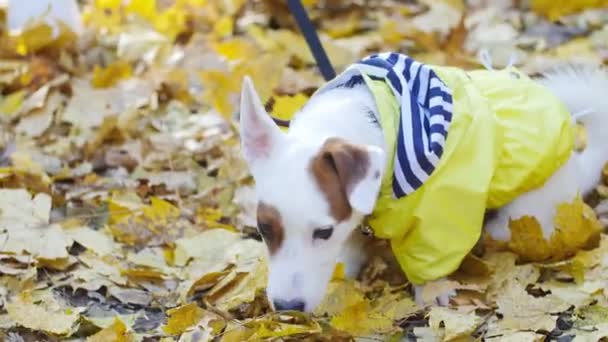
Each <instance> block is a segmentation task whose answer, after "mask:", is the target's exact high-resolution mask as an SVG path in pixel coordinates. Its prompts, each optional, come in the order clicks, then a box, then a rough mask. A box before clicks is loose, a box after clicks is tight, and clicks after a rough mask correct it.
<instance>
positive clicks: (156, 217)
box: [142, 197, 180, 224]
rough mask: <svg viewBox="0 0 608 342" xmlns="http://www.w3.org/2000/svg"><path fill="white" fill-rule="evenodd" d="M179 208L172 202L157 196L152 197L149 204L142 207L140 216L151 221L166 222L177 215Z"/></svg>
mask: <svg viewBox="0 0 608 342" xmlns="http://www.w3.org/2000/svg"><path fill="white" fill-rule="evenodd" d="M179 215H180V210H179V208H177V207H176V206H174V205H173V204H171V203H169V202H167V201H165V200H163V199H161V198H158V197H152V198H151V199H150V205H149V206H146V207H144V208H142V216H143V217H144V218H147V219H149V220H150V221H153V222H160V223H161V224H163V223H168V222H169V221H171V220H175V219H177V218H178V217H179Z"/></svg>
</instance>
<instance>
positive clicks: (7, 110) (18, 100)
mask: <svg viewBox="0 0 608 342" xmlns="http://www.w3.org/2000/svg"><path fill="white" fill-rule="evenodd" d="M24 99H25V90H17V91H15V92H13V93H10V94H8V95H7V96H4V97H3V98H2V99H0V114H4V115H9V116H10V115H12V114H13V113H16V112H17V111H18V110H19V109H20V108H21V105H22V104H23V100H24Z"/></svg>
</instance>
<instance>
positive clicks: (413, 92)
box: [326, 53, 452, 198]
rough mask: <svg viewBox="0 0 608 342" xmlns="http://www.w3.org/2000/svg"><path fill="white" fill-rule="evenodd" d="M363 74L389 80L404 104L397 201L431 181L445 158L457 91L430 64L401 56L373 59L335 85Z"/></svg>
mask: <svg viewBox="0 0 608 342" xmlns="http://www.w3.org/2000/svg"><path fill="white" fill-rule="evenodd" d="M360 73H364V74H366V75H367V76H369V77H370V78H372V79H383V80H385V82H386V83H387V84H388V85H389V86H390V88H391V89H392V91H393V94H394V96H395V98H396V100H397V101H398V103H399V104H400V108H401V113H400V120H399V121H400V122H399V132H398V134H397V142H396V148H395V150H396V152H395V160H394V170H393V182H392V187H393V195H394V196H395V197H396V198H400V197H403V196H406V195H408V194H410V193H412V192H414V191H415V190H416V189H418V188H419V187H420V186H422V184H423V183H424V182H425V181H426V180H427V178H429V177H430V175H431V174H432V173H433V171H434V170H435V168H436V167H437V164H438V163H439V159H440V158H441V156H442V154H443V149H444V146H445V142H446V139H447V133H448V130H449V127H450V123H451V122H452V94H451V91H450V89H449V88H448V87H447V86H446V85H445V84H444V83H443V82H442V81H441V79H440V78H439V77H438V76H437V74H435V72H434V71H433V70H431V68H430V67H429V66H427V65H425V64H422V63H419V62H416V61H415V60H413V59H412V58H410V57H408V56H405V55H401V54H396V53H382V54H377V55H371V56H368V57H366V58H364V59H362V60H361V61H359V62H358V63H356V64H353V65H351V66H350V67H349V68H348V69H347V70H345V71H344V72H343V73H342V74H341V75H340V76H338V78H337V79H334V81H332V82H330V84H332V85H334V87H335V86H338V85H336V84H337V83H341V84H344V80H345V77H346V79H347V81H346V83H348V82H349V81H350V80H351V79H352V77H359V78H360V77H361V76H360ZM328 85H329V84H328ZM328 88H332V86H329V87H328ZM326 89H327V88H326Z"/></svg>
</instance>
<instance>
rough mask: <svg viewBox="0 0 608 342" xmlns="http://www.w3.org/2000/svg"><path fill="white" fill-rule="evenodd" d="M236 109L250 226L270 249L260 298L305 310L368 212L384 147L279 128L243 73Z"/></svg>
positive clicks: (285, 307)
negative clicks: (251, 203) (253, 217)
mask: <svg viewBox="0 0 608 342" xmlns="http://www.w3.org/2000/svg"><path fill="white" fill-rule="evenodd" d="M240 110H241V112H240V129H241V148H242V153H243V157H244V158H245V160H246V161H247V163H248V166H249V170H250V172H251V174H252V175H253V178H254V180H255V183H256V194H257V197H258V209H257V221H258V229H259V232H260V234H261V235H262V237H263V239H264V241H265V243H266V244H267V246H268V251H269V254H270V266H269V272H270V274H269V280H268V281H269V283H268V287H267V294H268V297H269V299H270V301H271V302H272V303H273V304H274V307H275V309H278V310H300V311H312V310H313V309H314V308H315V307H316V306H317V305H318V304H319V303H320V301H321V300H322V299H323V296H324V294H325V291H326V288H327V285H328V283H329V280H330V278H331V275H332V272H333V270H334V267H335V265H336V261H337V258H338V256H339V254H340V252H341V250H342V248H343V246H344V244H345V241H346V240H347V238H348V237H349V235H350V234H351V233H352V231H353V229H355V228H356V227H357V226H358V225H359V224H360V223H361V220H362V218H363V217H364V215H366V214H369V213H371V212H372V211H373V208H374V206H375V203H376V197H377V195H378V191H379V188H380V184H381V181H382V180H381V179H382V172H383V166H384V151H383V150H382V149H380V148H378V147H374V146H361V145H355V144H351V143H349V142H347V141H344V140H342V139H339V138H329V139H327V140H325V141H302V140H301V139H297V138H295V137H293V136H290V135H289V134H286V133H284V132H283V131H281V130H280V129H279V127H278V126H276V124H275V123H274V121H273V120H272V119H271V118H270V116H269V115H268V114H267V113H266V111H265V109H264V107H263V106H262V104H261V101H260V99H259V97H258V95H257V93H256V91H255V89H254V87H253V84H252V83H251V80H249V79H248V78H245V80H244V83H243V88H242V93H241V109H240Z"/></svg>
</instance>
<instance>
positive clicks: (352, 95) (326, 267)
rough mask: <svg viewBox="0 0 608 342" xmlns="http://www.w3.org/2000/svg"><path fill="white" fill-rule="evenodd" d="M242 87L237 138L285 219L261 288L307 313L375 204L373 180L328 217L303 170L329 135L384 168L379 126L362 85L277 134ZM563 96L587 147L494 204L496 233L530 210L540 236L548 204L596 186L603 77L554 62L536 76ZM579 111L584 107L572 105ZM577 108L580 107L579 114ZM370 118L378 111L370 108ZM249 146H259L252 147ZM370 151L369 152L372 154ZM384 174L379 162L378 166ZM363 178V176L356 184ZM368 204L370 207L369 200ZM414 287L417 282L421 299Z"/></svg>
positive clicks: (352, 254) (606, 98) (261, 188)
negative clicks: (351, 206)
mask: <svg viewBox="0 0 608 342" xmlns="http://www.w3.org/2000/svg"><path fill="white" fill-rule="evenodd" d="M248 82H249V81H247V80H246V81H245V84H244V87H243V95H242V96H243V98H244V99H245V100H243V102H242V107H241V137H242V147H243V154H244V155H245V157H246V159H247V161H248V163H249V167H250V170H251V173H252V175H253V177H254V179H255V181H256V193H257V195H258V198H259V200H261V201H263V202H265V203H268V204H270V205H272V206H274V207H276V208H277V209H278V211H279V212H280V214H281V219H282V221H283V225H284V227H285V239H284V242H283V244H282V246H281V248H280V249H279V250H278V252H277V253H276V254H275V255H273V256H271V258H270V275H269V283H268V288H267V294H268V296H269V298H270V299H271V302H272V301H276V300H283V301H291V300H301V301H303V302H305V308H304V309H305V311H312V310H313V309H314V308H315V307H316V306H317V305H318V303H319V302H320V301H321V299H322V298H323V296H324V294H325V291H326V287H327V284H328V281H329V279H330V276H331V273H332V270H333V268H334V265H335V263H336V262H337V261H338V260H341V261H346V262H347V270H348V273H349V274H351V275H353V274H356V271H357V267H358V266H359V265H360V264H361V263H362V258H361V254H357V253H356V250H357V249H360V245H359V243H360V240H358V239H357V238H354V237H353V235H352V232H353V230H354V229H355V228H356V227H357V226H358V225H359V224H360V223H361V221H362V219H363V217H364V214H366V213H369V211H370V208H373V204H375V200H376V194H377V190H378V189H377V187H378V186H379V185H377V184H374V183H372V184H367V185H363V190H359V189H358V188H356V190H355V193H356V196H355V197H356V198H355V199H350V200H349V201H351V202H353V203H355V204H356V209H358V210H356V211H354V212H353V215H352V216H351V217H350V218H349V219H347V220H345V221H343V222H335V221H334V219H333V218H332V216H331V215H330V214H329V204H328V202H327V200H326V198H325V197H324V196H323V194H322V192H321V191H320V189H319V188H318V185H317V183H316V182H315V180H314V179H313V177H312V175H311V173H310V172H309V170H308V168H309V165H310V161H311V160H312V158H314V157H315V156H316V155H317V153H318V151H319V149H320V147H321V146H322V144H323V143H324V142H325V140H326V139H327V138H331V137H340V138H343V139H346V140H347V141H349V142H351V143H354V144H358V145H362V146H367V148H368V150H369V151H371V154H372V159H373V160H375V161H374V162H373V164H374V165H382V167H384V165H383V164H384V159H385V158H386V156H384V151H385V146H384V140H383V135H382V131H381V129H380V128H379V126H378V125H377V123H373V122H371V120H370V116H369V111H370V110H372V111H374V112H375V113H376V114H377V109H376V106H375V103H374V99H373V97H372V96H371V94H370V93H369V91H368V90H367V88H366V87H364V86H356V87H354V88H349V89H335V90H332V91H329V92H326V93H323V94H321V95H319V96H317V97H315V98H314V99H313V100H311V101H310V102H309V103H307V104H306V105H305V106H304V108H303V109H302V110H301V112H300V113H298V114H297V116H296V118H295V120H294V121H293V122H292V125H291V128H290V129H289V132H288V133H283V132H281V131H280V130H279V129H278V128H277V127H276V126H275V125H274V123H272V121H271V120H270V119H268V117H267V114H266V113H265V111H264V109H263V107H262V106H261V104H260V103H259V100H254V98H255V97H257V94H255V90H254V89H253V87H252V86H251V87H250V86H249V85H247V83H248ZM543 83H545V84H546V85H547V86H548V87H549V88H550V89H552V90H553V91H554V92H555V94H556V95H557V96H558V97H559V98H560V99H561V100H562V101H563V102H564V103H565V104H566V106H567V108H568V109H569V110H570V111H571V112H572V113H574V116H575V117H577V119H578V120H579V121H581V122H582V123H583V124H584V125H585V127H586V128H587V131H588V137H589V141H588V146H587V149H586V150H585V151H584V152H583V153H580V154H578V153H576V154H573V156H572V158H571V159H570V160H569V161H568V162H567V163H566V164H565V165H564V166H563V167H562V168H561V169H559V170H558V171H557V172H556V173H555V174H554V175H553V176H552V177H551V178H550V179H549V180H548V181H547V182H546V183H545V184H544V186H543V187H541V188H539V189H536V190H534V191H530V192H529V193H526V194H524V195H522V196H520V197H519V198H517V199H516V200H515V201H513V202H512V203H510V204H508V205H507V206H505V207H503V208H501V209H500V210H499V214H498V216H497V218H496V219H494V220H492V221H491V222H490V224H489V225H488V226H487V229H488V230H489V232H490V233H491V234H492V235H493V236H495V238H502V239H508V237H509V234H508V229H506V227H507V224H508V220H509V218H510V217H513V218H515V217H520V216H522V215H534V216H536V217H537V218H538V219H539V221H540V222H541V224H542V226H543V230H544V232H545V236H547V237H548V236H550V235H551V233H552V232H553V224H552V222H553V215H554V212H555V204H557V203H560V202H563V201H567V200H571V199H572V198H573V196H575V195H576V194H577V192H581V193H586V192H588V191H590V190H591V189H592V188H593V186H595V185H596V184H597V182H598V180H599V177H600V169H601V167H602V165H603V163H604V162H605V161H606V160H608V148H607V146H606V145H607V142H606V141H605V139H603V138H602V134H606V133H604V132H608V113H606V112H607V111H608V76H607V75H606V73H605V72H604V71H601V72H600V71H598V70H597V69H593V68H583V69H573V68H562V69H559V70H556V71H555V72H553V73H550V74H548V75H547V76H546V78H545V79H544V80H543ZM583 112H584V113H586V114H584V115H582V114H580V113H583ZM579 114H580V115H579ZM577 115H578V116H577ZM376 117H377V116H376ZM264 136H267V137H270V141H271V144H270V145H271V146H266V147H264V146H261V145H263V144H259V141H264V139H261V140H260V139H258V140H256V138H259V137H264ZM256 144H257V145H256ZM374 153H376V154H377V156H376V157H373V155H374ZM382 171H383V172H382V173H384V172H386V170H382ZM359 186H361V184H360V185H359ZM370 205H371V207H370ZM326 225H335V229H334V234H333V235H332V237H331V238H330V239H329V240H327V241H315V240H313V239H312V232H313V231H314V229H315V228H318V227H322V226H326ZM421 289H422V288H421V287H416V288H415V290H416V291H415V292H416V297H417V300H418V301H419V300H420V293H421ZM450 295H451V293H446V294H444V295H441V296H439V298H438V299H437V302H438V304H440V305H446V304H447V303H448V300H449V296H450Z"/></svg>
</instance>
